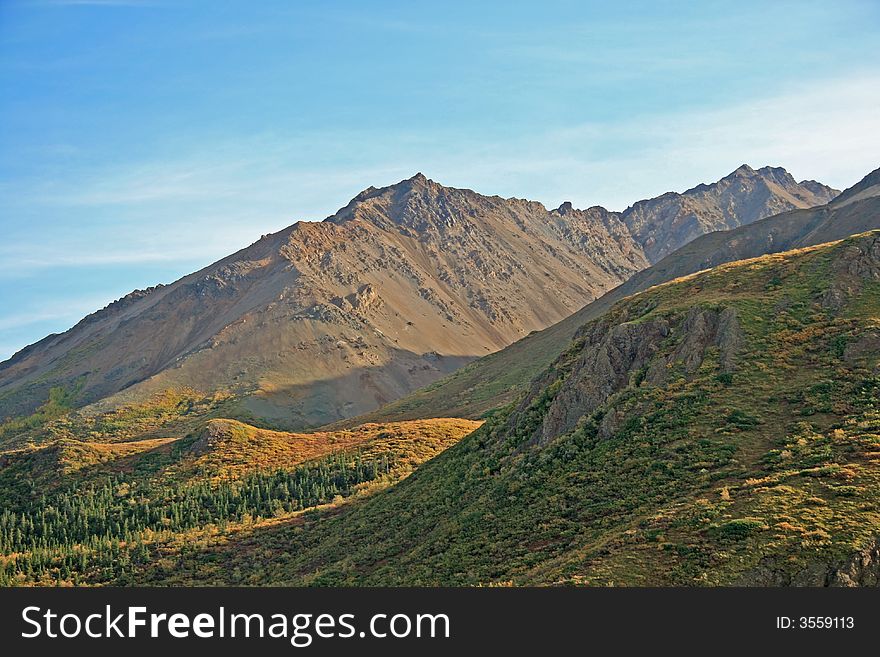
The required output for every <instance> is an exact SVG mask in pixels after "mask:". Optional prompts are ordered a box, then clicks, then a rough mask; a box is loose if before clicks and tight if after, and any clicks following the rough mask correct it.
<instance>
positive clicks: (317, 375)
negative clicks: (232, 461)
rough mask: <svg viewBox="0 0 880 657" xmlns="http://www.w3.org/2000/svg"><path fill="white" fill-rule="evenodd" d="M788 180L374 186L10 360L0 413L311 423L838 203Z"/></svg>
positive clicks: (764, 173) (413, 181) (757, 176)
mask: <svg viewBox="0 0 880 657" xmlns="http://www.w3.org/2000/svg"><path fill="white" fill-rule="evenodd" d="M817 185H818V183H815V184H810V185H806V184H804V185H799V184H798V183H795V182H794V180H793V179H792V178H791V176H789V175H788V174H787V173H786V172H785V171H784V170H782V169H770V168H765V169H759V170H757V171H755V170H752V169H750V168H748V167H740V169H737V171H735V172H733V173H732V174H730V175H729V176H727V177H725V178H724V179H722V180H721V181H719V182H717V183H713V184H712V185H700V186H698V187H695V188H693V189H691V190H688V191H687V192H684V193H683V194H675V193H669V194H664V195H663V196H661V197H658V198H656V199H652V200H648V201H641V202H639V203H636V204H635V205H634V206H633V207H631V208H629V209H628V210H627V211H626V212H624V213H622V214H620V213H615V212H609V211H608V210H605V209H604V208H601V207H592V208H589V209H586V210H578V209H575V208H574V207H572V205H571V203H563V204H562V205H561V206H560V207H559V208H558V209H556V210H548V209H547V208H546V207H544V206H543V205H542V204H541V203H537V202H535V201H528V200H522V199H517V198H509V199H503V198H501V197H498V196H484V195H481V194H478V193H476V192H474V191H472V190H469V189H457V188H452V187H445V186H443V185H440V184H439V183H436V182H434V181H432V180H430V179H428V178H427V177H426V176H424V175H423V174H421V173H418V174H416V175H415V176H413V177H412V178H409V179H407V180H403V181H401V182H399V183H397V184H394V185H390V186H387V187H382V188H375V187H369V188H367V189H365V190H364V191H362V192H361V193H360V194H358V195H357V196H356V197H355V198H353V199H352V200H351V201H350V202H349V203H348V204H347V205H346V206H345V207H343V208H342V209H340V210H339V211H338V212H337V213H336V214H334V215H333V216H331V217H328V218H327V219H325V220H324V221H322V222H298V223H296V224H293V225H292V226H290V227H288V228H286V229H284V230H282V231H280V232H278V233H275V234H272V235H267V236H264V237H263V238H262V239H260V240H259V241H257V242H255V243H254V244H252V245H250V246H248V247H247V248H245V249H242V250H241V251H239V252H237V253H235V254H233V255H231V256H229V257H227V258H224V259H223V260H220V261H219V262H216V263H214V264H212V265H210V266H208V267H205V268H204V269H202V270H200V271H198V272H196V273H193V274H190V275H189V276H186V277H184V278H182V279H180V280H178V281H176V282H175V283H172V284H170V285H160V286H156V287H154V288H149V289H147V290H138V291H135V292H133V293H131V294H129V295H128V296H126V297H124V298H123V299H120V300H119V301H117V302H114V303H113V304H110V305H109V306H108V307H106V308H104V309H103V310H101V311H99V312H96V313H93V314H92V315H89V316H88V317H86V318H85V319H83V320H82V321H81V322H80V323H79V324H77V325H76V326H75V327H73V328H72V329H70V330H69V331H66V332H65V333H63V334H60V335H51V336H49V337H47V338H45V339H43V340H41V341H40V342H38V343H36V344H34V345H31V346H30V347H27V348H25V349H23V350H22V351H20V352H19V353H17V354H16V355H15V356H13V357H12V358H11V359H10V360H8V361H6V362H5V363H2V364H0V418H4V417H7V416H13V415H19V414H22V413H27V412H30V411H32V410H33V409H34V408H36V407H37V406H39V405H40V404H41V403H42V402H43V401H44V400H46V398H47V396H48V395H49V391H50V389H51V388H53V387H54V388H63V389H64V390H66V391H67V393H66V394H68V395H69V396H70V397H71V399H73V403H74V404H75V405H77V406H81V405H85V404H92V403H95V402H99V401H100V402H101V408H106V407H110V408H112V407H114V406H116V405H119V404H122V403H126V402H129V401H138V400H141V399H143V398H145V397H148V396H150V395H153V394H155V393H158V392H162V391H164V390H167V389H173V388H191V389H195V390H197V391H200V392H201V393H204V394H211V393H217V392H222V393H223V394H228V395H230V396H231V397H232V398H234V399H235V400H236V401H235V403H236V404H237V410H234V411H231V414H233V415H234V414H236V413H237V414H239V415H240V416H244V417H246V418H254V417H255V418H259V419H261V420H262V421H266V422H269V423H271V424H273V425H277V426H280V427H283V428H289V429H302V428H308V427H313V426H317V425H322V424H325V423H327V422H332V421H335V420H338V419H341V418H346V417H351V416H354V415H357V414H360V413H364V412H366V411H369V410H372V409H374V408H377V407H378V406H381V405H383V404H385V403H387V402H389V401H392V400H394V399H397V398H399V397H401V396H402V395H404V394H406V393H408V392H410V391H412V390H414V389H416V388H419V387H421V386H424V385H426V384H428V383H431V382H432V381H434V380H435V379H437V378H439V377H440V376H442V375H444V374H446V373H449V372H451V371H452V370H455V369H457V368H459V367H460V366H462V365H463V364H464V363H466V362H468V361H470V360H472V359H474V358H476V357H479V356H483V355H485V354H487V353H490V352H494V351H497V350H498V349H501V348H503V347H505V346H507V345H509V344H510V343H512V342H514V341H516V340H518V339H519V338H521V337H523V336H525V335H526V334H528V333H530V332H532V331H535V330H539V329H543V328H545V327H547V326H550V325H551V324H554V323H555V322H558V321H559V320H561V319H563V318H565V317H567V316H569V315H571V313H573V312H574V311H576V310H578V309H579V308H581V307H582V306H583V305H584V304H586V303H588V302H590V301H592V300H593V299H595V298H597V297H599V296H601V295H602V294H603V293H605V292H607V291H608V290H609V289H611V288H613V287H615V286H617V285H619V284H620V283H622V282H623V281H624V280H626V279H628V278H629V277H630V276H631V275H632V274H633V273H635V272H637V271H639V270H641V269H644V268H645V267H647V266H648V264H649V262H650V261H652V260H653V259H655V258H656V257H658V255H660V254H662V253H664V252H666V251H668V250H669V249H671V248H672V245H674V244H676V243H680V242H683V241H687V240H689V239H692V238H693V237H696V236H697V235H699V234H702V233H703V232H706V231H708V230H715V229H717V228H719V227H724V226H729V225H740V224H746V223H750V222H752V221H754V220H755V219H758V218H760V216H763V215H764V214H767V213H770V212H771V211H772V210H773V209H775V208H788V207H791V206H797V207H800V206H802V205H807V204H809V203H811V202H814V201H817V199H819V198H820V197H823V198H824V196H828V197H830V196H832V195H833V194H834V191H833V190H830V189H829V188H827V187H824V186H818V187H817Z"/></svg>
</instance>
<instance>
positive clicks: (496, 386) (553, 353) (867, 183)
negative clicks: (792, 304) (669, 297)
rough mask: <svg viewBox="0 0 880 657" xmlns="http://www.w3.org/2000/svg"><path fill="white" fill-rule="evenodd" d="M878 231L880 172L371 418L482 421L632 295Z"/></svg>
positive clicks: (671, 263) (692, 247) (661, 271)
mask: <svg viewBox="0 0 880 657" xmlns="http://www.w3.org/2000/svg"><path fill="white" fill-rule="evenodd" d="M877 228H880V169H877V170H876V171H873V172H872V173H870V174H868V175H867V176H865V178H864V179H862V180H861V181H860V182H859V183H857V184H856V185H854V186H852V187H851V188H849V189H847V190H846V191H845V192H843V193H842V194H841V195H840V196H839V197H837V198H835V200H833V201H832V202H831V203H829V204H827V205H823V206H819V207H816V208H810V209H805V210H792V211H789V212H783V213H782V214H778V215H774V216H772V217H767V218H765V219H762V220H759V221H756V222H753V223H751V224H748V225H745V226H741V227H739V228H735V229H732V230H728V231H719V232H714V233H708V234H706V235H703V236H701V237H698V238H697V239H695V240H693V241H692V242H690V243H688V244H686V245H685V246H683V247H681V248H680V249H678V250H677V251H675V252H674V253H671V254H670V255H668V256H666V257H665V258H663V259H662V260H661V261H659V262H657V263H656V264H654V265H652V266H651V267H648V268H647V269H644V270H642V271H640V272H638V273H636V274H634V275H633V276H631V277H630V278H629V279H628V280H627V281H626V282H625V283H623V284H621V285H620V286H618V287H617V288H615V289H613V290H611V291H610V292H608V293H607V294H605V295H603V296H602V297H600V298H599V299H597V300H596V301H594V302H592V303H590V304H587V305H586V306H585V307H584V308H582V309H580V310H579V311H577V312H576V313H574V314H573V315H571V316H569V317H567V318H565V319H564V320H562V321H561V322H559V323H558V324H554V325H553V326H551V327H549V328H547V329H545V330H543V331H539V332H537V333H534V334H532V335H529V336H527V337H526V338H523V339H522V340H520V341H519V342H516V343H514V344H512V345H510V346H509V347H506V348H505V349H502V350H501V351H499V352H496V353H494V354H491V355H489V356H485V357H483V358H481V359H479V360H477V361H475V362H473V363H471V364H469V365H467V366H466V367H463V368H462V369H460V370H458V371H457V372H455V373H454V374H451V375H450V376H448V377H445V378H443V379H441V380H439V381H437V382H436V383H434V384H432V385H431V386H430V387H427V388H424V389H422V390H418V391H416V392H414V393H412V394H410V395H407V396H405V397H403V398H401V399H400V400H398V401H396V402H393V403H391V404H389V405H387V406H385V407H383V408H381V409H378V410H377V411H375V412H374V413H371V414H368V415H367V416H366V417H368V418H370V419H373V420H377V419H381V420H384V421H388V420H394V419H411V418H419V417H431V416H433V415H452V416H456V417H479V416H481V415H482V414H483V413H485V412H487V411H489V410H491V409H493V408H497V407H499V406H503V405H504V404H507V403H509V402H510V401H512V400H514V399H516V398H517V397H518V396H519V395H521V394H523V392H524V386H525V385H526V382H528V381H530V380H531V379H532V377H534V376H536V375H537V374H538V373H539V372H540V371H541V370H542V369H543V368H545V367H546V366H548V365H549V364H550V363H551V362H552V361H553V360H554V359H555V358H556V357H557V356H559V354H560V353H562V351H563V350H564V349H565V348H566V346H567V345H568V343H569V341H570V340H571V338H572V336H573V335H574V333H575V332H576V331H577V329H578V327H580V326H581V325H583V324H584V323H585V322H588V321H590V320H593V319H596V318H598V317H600V316H601V315H602V314H604V313H605V312H607V311H608V309H609V308H611V306H612V305H613V304H614V303H616V302H618V301H620V300H622V299H624V298H625V297H627V296H629V295H631V294H634V293H636V292H639V291H641V290H646V289H648V288H649V287H651V286H653V285H659V284H661V283H665V282H667V281H671V280H673V279H675V278H678V277H681V276H687V275H689V274H693V273H695V272H698V271H700V270H703V269H709V268H711V267H715V266H717V265H720V264H724V263H728V262H733V261H736V260H742V259H746V258H754V257H757V256H760V255H764V254H768V253H778V252H781V251H785V250H789V249H795V248H800V247H805V246H812V245H816V244H822V243H824V242H829V241H832V240H838V239H842V238H844V237H847V236H848V235H853V234H856V233H861V232H864V231H868V230H873V229H877ZM362 419H364V418H362Z"/></svg>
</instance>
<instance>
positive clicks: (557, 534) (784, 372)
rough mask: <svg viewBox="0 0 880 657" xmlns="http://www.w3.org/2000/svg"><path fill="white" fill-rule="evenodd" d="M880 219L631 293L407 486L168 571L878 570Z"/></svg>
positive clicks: (459, 574)
mask: <svg viewBox="0 0 880 657" xmlns="http://www.w3.org/2000/svg"><path fill="white" fill-rule="evenodd" d="M878 536H880V232H876V231H875V232H873V233H868V234H864V235H860V236H856V237H853V238H850V239H846V240H844V241H842V242H838V243H833V244H828V245H822V246H818V247H813V248H807V249H801V250H798V251H792V252H787V253H785V254H780V255H773V256H765V257H761V258H758V259H754V260H749V261H744V262H739V263H734V264H730V265H724V266H721V267H717V268H716V269H713V270H711V271H708V272H703V273H700V274H697V275H694V276H690V277H686V278H683V279H679V280H676V281H673V282H671V283H668V284H665V285H661V286H658V287H655V288H652V289H650V290H648V291H646V292H643V293H641V294H638V295H635V296H633V297H630V298H628V299H625V300H624V301H622V302H620V303H618V304H616V305H615V306H614V307H613V308H612V310H611V311H610V312H609V313H608V314H606V315H605V316H603V317H602V318H600V319H598V320H595V321H593V322H590V323H588V324H586V325H585V326H583V327H582V328H581V329H580V330H579V331H578V336H577V338H576V339H575V341H574V342H573V343H571V344H570V346H569V348H568V349H567V350H566V351H565V352H564V353H563V354H562V355H561V356H560V357H559V358H558V359H557V360H556V361H555V362H554V363H553V364H552V365H551V366H550V367H549V368H547V369H546V370H545V371H544V372H543V373H542V374H541V375H540V376H539V377H537V378H536V379H535V380H534V381H533V382H532V384H531V388H530V390H529V391H528V392H527V394H526V396H525V397H524V399H523V400H522V401H521V402H520V403H518V404H517V405H515V406H514V405H512V406H509V407H507V408H505V409H504V410H502V411H500V412H498V413H496V414H495V415H493V416H492V417H491V418H490V420H489V421H488V422H487V423H486V425H484V426H483V427H482V428H481V429H479V430H478V431H476V432H474V433H472V434H471V435H469V436H468V437H466V438H465V439H464V440H462V441H461V442H459V443H458V444H456V445H455V446H453V447H451V448H450V449H448V450H446V451H445V452H443V453H442V454H440V455H439V456H438V457H437V458H435V459H433V460H431V461H430V462H428V463H426V464H425V465H423V466H422V467H421V468H419V469H418V470H417V471H416V472H415V473H414V474H413V475H412V476H410V477H409V478H407V479H406V480H405V481H403V482H401V483H399V484H397V485H396V486H394V487H393V488H390V489H388V490H385V491H382V492H380V493H378V494H376V495H373V496H371V497H369V498H366V499H362V500H355V501H353V502H351V503H348V504H342V505H340V506H339V507H338V508H335V509H334V510H333V511H332V513H330V512H328V513H321V514H316V515H314V516H311V517H308V518H297V519H296V520H281V521H277V522H273V523H271V524H267V525H265V526H258V527H247V528H243V529H241V530H240V531H238V532H236V533H234V534H232V535H227V536H224V537H223V538H222V539H221V540H215V539H214V538H213V537H211V536H201V537H199V539H198V540H196V541H194V542H193V543H192V546H191V549H190V550H188V551H187V552H186V553H185V554H180V555H177V556H176V557H175V558H174V559H173V561H169V562H168V563H164V564H163V563H155V562H154V563H149V564H147V565H146V566H145V567H144V568H143V570H142V571H140V572H139V573H138V575H137V577H138V578H139V579H143V580H144V581H148V582H152V583H181V582H189V583H192V582H197V583H212V584H219V583H233V582H236V583H238V582H245V583H270V582H271V583H279V584H281V583H283V584H304V583H306V584H318V585H330V584H358V585H364V584H370V585H372V584H443V585H454V584H465V585H473V584H517V585H522V584H593V585H668V584H682V585H719V584H723V585H727V584H738V583H740V584H820V585H821V584H853V583H855V584H871V583H876V582H877V579H878V573H880V564H878V544H877V539H878Z"/></svg>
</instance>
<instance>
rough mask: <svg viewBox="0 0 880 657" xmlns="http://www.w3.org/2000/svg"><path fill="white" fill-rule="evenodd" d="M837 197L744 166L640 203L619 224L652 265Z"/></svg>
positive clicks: (774, 171) (784, 175) (776, 172)
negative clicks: (695, 244) (697, 243)
mask: <svg viewBox="0 0 880 657" xmlns="http://www.w3.org/2000/svg"><path fill="white" fill-rule="evenodd" d="M837 194H838V192H837V191H836V190H834V189H831V188H830V187H826V186H825V185H822V184H820V183H817V182H815V181H813V180H808V181H804V182H801V183H798V182H796V181H795V179H794V178H792V176H791V174H789V173H788V172H787V171H786V170H785V169H782V168H778V167H763V168H761V169H758V170H755V169H752V168H751V167H749V166H748V165H745V164H744V165H742V166H741V167H739V168H738V169H737V170H736V171H734V172H733V173H731V174H730V175H728V176H725V177H724V178H722V179H721V180H719V181H718V182H717V183H713V184H711V185H698V186H696V187H694V188H693V189H689V190H687V191H686V192H684V193H682V194H676V193H669V194H664V195H663V196H659V197H657V198H655V199H650V200H648V201H640V202H638V203H636V204H635V205H633V206H631V207H630V208H627V210H625V211H624V212H623V220H624V223H626V225H627V227H628V228H629V229H630V231H631V232H632V234H633V236H634V237H635V239H636V240H637V241H638V242H639V243H640V244H641V245H642V247H643V248H644V251H645V255H646V257H647V258H648V260H650V261H651V262H652V263H655V262H657V261H659V260H661V259H662V258H663V257H664V256H667V255H669V254H670V253H672V252H673V251H675V250H676V249H678V248H680V247H681V246H683V245H685V244H687V243H688V242H690V241H691V240H693V239H695V238H697V237H699V236H700V235H703V234H705V233H709V232H713V231H718V230H729V229H731V228H736V227H738V226H743V225H747V224H750V223H752V222H754V221H757V220H759V219H763V218H764V217H769V216H771V215H775V214H779V213H780V212H785V211H787V210H794V209H797V208H811V207H814V206H818V205H825V204H826V203H828V202H829V201H831V199H833V198H834V197H835V196H836V195H837Z"/></svg>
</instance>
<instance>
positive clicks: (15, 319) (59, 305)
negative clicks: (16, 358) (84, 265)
mask: <svg viewBox="0 0 880 657" xmlns="http://www.w3.org/2000/svg"><path fill="white" fill-rule="evenodd" d="M113 300H114V299H110V298H107V297H105V296H90V297H86V298H81V299H60V300H59V299H54V300H51V301H48V302H46V303H44V304H43V305H42V307H41V308H40V309H34V310H28V311H25V312H19V313H15V314H12V315H6V316H5V317H0V331H7V330H9V329H17V328H21V327H24V326H30V325H32V324H39V323H42V322H48V321H52V322H54V321H57V320H63V321H69V322H71V325H72V323H75V322H77V321H79V320H80V319H81V318H82V317H84V316H85V315H88V314H89V313H92V312H94V311H96V310H98V309H99V308H103V307H104V306H106V305H107V304H108V303H110V302H111V301H113Z"/></svg>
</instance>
